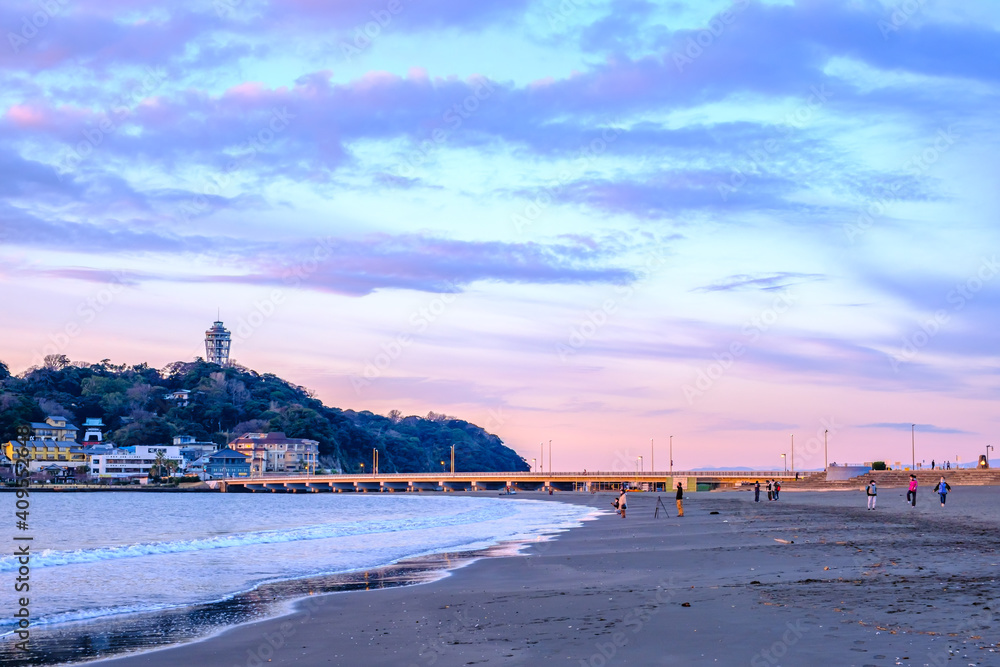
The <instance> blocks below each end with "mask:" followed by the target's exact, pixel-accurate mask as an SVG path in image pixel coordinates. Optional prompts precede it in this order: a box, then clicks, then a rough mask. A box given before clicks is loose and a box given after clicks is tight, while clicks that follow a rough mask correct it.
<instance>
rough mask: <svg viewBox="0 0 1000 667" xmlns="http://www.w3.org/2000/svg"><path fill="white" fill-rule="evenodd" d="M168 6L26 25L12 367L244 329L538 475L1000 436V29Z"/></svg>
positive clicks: (952, 20) (442, 5) (179, 351)
mask: <svg viewBox="0 0 1000 667" xmlns="http://www.w3.org/2000/svg"><path fill="white" fill-rule="evenodd" d="M159 4H161V5H162V6H151V5H150V3H147V2H139V1H138V0H46V1H41V2H35V1H26V0H9V1H6V2H4V3H2V5H0V28H2V33H3V40H2V41H3V43H0V71H2V80H3V85H2V86H0V290H2V292H0V294H2V304H3V310H4V313H5V315H6V317H5V321H4V324H3V327H2V334H0V336H2V338H0V359H2V360H3V361H5V362H6V363H7V364H8V365H9V366H10V367H11V370H12V371H13V372H17V373H20V372H24V371H25V370H26V369H28V368H29V367H31V366H33V365H38V364H40V363H41V362H42V359H43V357H44V356H45V355H47V354H65V355H67V356H68V357H69V358H70V359H73V360H78V361H87V362H97V361H100V360H101V359H105V358H110V359H111V360H112V361H114V362H115V363H128V364H134V363H142V362H148V363H149V364H150V365H153V366H157V367H162V366H164V365H166V364H167V363H169V362H172V361H176V360H191V359H193V358H195V357H196V356H204V346H203V343H202V341H203V337H204V332H205V330H206V329H208V328H209V327H210V326H211V324H212V322H213V321H214V320H215V319H216V317H217V316H221V319H222V321H223V322H225V325H226V326H227V327H228V328H229V329H230V330H232V332H233V338H234V342H233V351H232V356H233V358H234V359H236V360H237V361H238V362H240V363H241V364H243V365H245V366H248V367H250V368H253V369H255V370H257V371H259V372H262V373H263V372H271V373H275V374H277V375H279V376H281V377H283V378H285V379H287V380H290V381H292V382H294V383H297V384H300V385H303V386H306V387H308V388H310V389H311V390H313V391H314V392H315V393H316V395H317V396H318V397H319V398H321V399H322V400H323V401H324V402H325V403H326V404H328V405H333V406H337V407H342V408H350V409H355V410H371V411H373V412H377V413H380V414H386V413H388V412H389V411H390V410H393V409H397V410H400V411H402V412H403V413H404V414H419V415H423V414H426V413H427V412H428V411H435V412H439V413H446V414H448V415H454V416H456V417H459V418H462V419H466V420H469V421H471V422H474V423H477V424H479V425H481V426H483V427H485V428H487V430H489V431H491V432H493V433H496V434H497V435H499V436H500V437H501V438H503V440H504V441H505V442H506V444H508V445H509V446H511V447H513V448H514V449H515V450H516V451H518V452H519V453H520V454H521V455H522V456H524V457H525V458H526V459H528V461H529V462H531V461H532V459H533V458H537V457H539V456H542V454H541V451H542V448H541V447H540V443H544V450H545V454H544V456H542V458H543V459H544V467H545V469H548V467H549V463H548V458H549V456H550V447H549V441H551V442H552V445H551V457H552V466H553V468H554V469H556V470H579V469H583V468H586V469H589V470H620V471H627V470H633V469H635V467H636V466H640V465H641V466H642V467H643V469H644V470H649V468H650V465H652V466H653V467H655V469H656V470H666V469H667V468H668V467H669V451H670V442H671V436H672V442H673V448H672V449H673V461H674V467H675V469H684V468H687V469H692V468H700V467H707V466H754V467H758V468H761V469H782V467H783V466H784V465H786V464H787V463H790V460H789V459H790V458H791V456H792V454H793V452H794V457H795V466H796V469H808V468H813V469H815V468H821V467H822V466H823V465H824V460H825V457H826V460H828V461H830V462H838V463H847V462H857V463H861V462H865V461H872V460H886V461H889V462H890V464H894V463H896V462H902V463H904V464H909V462H910V458H911V447H915V451H916V459H917V460H918V461H921V460H923V461H927V462H928V463H929V462H930V460H931V459H936V460H937V461H942V460H944V459H949V460H951V461H956V460H959V461H962V462H968V461H972V460H975V459H976V457H978V455H979V454H981V453H983V452H984V451H985V448H986V445H989V444H998V445H1000V442H997V438H996V437H995V434H996V433H997V431H998V425H1000V424H998V414H1000V411H998V410H997V409H996V408H997V399H998V398H1000V356H998V345H997V341H998V337H997V331H998V330H1000V278H998V273H1000V264H998V254H1000V252H998V251H1000V225H998V212H1000V187H998V182H997V178H998V174H1000V151H998V150H997V149H998V140H997V132H996V130H997V127H998V124H1000V121H998V114H997V109H998V108H1000V105H998V102H1000V85H998V84H1000V5H998V4H997V3H994V2H989V1H986V0H979V1H975V0H970V1H968V2H962V3H951V2H944V1H937V0H908V1H907V2H899V3H890V2H877V1H875V0H857V1H847V0H845V1H841V2H833V1H829V0H798V1H783V2H761V1H757V0H736V1H734V2H728V1H725V0H720V1H709V0H698V1H697V2H695V1H693V0H692V1H690V2H680V1H679V2H660V3H656V2H645V1H643V0H610V1H607V0H593V1H591V0H561V1H558V2H557V1H556V0H544V1H536V0H503V1H498V0H479V1H478V2H467V1H466V0H419V1H417V0H371V1H369V0H350V1H348V0H322V1H321V0H286V1H284V2H278V1H276V0H275V1H267V0H197V1H195V0H177V1H174V2H170V3H159ZM911 436H912V441H911ZM824 438H825V440H826V451H825V450H824ZM782 454H785V455H786V458H782ZM640 456H641V457H643V460H642V461H641V462H640V461H639V457H640ZM651 459H652V460H651Z"/></svg>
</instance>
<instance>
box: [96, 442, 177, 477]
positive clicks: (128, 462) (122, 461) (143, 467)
mask: <svg viewBox="0 0 1000 667" xmlns="http://www.w3.org/2000/svg"><path fill="white" fill-rule="evenodd" d="M180 449H181V448H180V447H177V446H174V445H135V446H133V447H125V448H122V449H115V450H112V451H111V452H108V453H102V454H93V455H91V457H90V474H92V475H97V476H99V477H110V478H122V477H148V476H149V471H150V470H151V469H152V468H153V467H154V466H155V465H156V458H157V455H158V454H159V453H161V452H162V453H163V458H165V459H167V460H170V461H176V462H177V464H178V465H181V463H182V461H183V457H182V456H181V452H180Z"/></svg>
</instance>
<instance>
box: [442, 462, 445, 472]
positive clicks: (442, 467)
mask: <svg viewBox="0 0 1000 667" xmlns="http://www.w3.org/2000/svg"><path fill="white" fill-rule="evenodd" d="M444 471H445V469H444V461H441V472H444Z"/></svg>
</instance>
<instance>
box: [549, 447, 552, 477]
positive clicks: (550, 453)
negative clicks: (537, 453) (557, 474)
mask: <svg viewBox="0 0 1000 667" xmlns="http://www.w3.org/2000/svg"><path fill="white" fill-rule="evenodd" d="M549 474H550V475H551V474H552V441H551V440H549Z"/></svg>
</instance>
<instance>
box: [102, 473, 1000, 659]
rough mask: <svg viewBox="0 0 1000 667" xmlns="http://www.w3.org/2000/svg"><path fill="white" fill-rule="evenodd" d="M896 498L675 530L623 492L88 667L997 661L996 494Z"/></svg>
mask: <svg viewBox="0 0 1000 667" xmlns="http://www.w3.org/2000/svg"><path fill="white" fill-rule="evenodd" d="M904 493H905V492H904V490H902V489H898V490H897V489H888V490H883V491H881V492H880V494H879V503H880V505H879V508H878V509H877V510H876V511H874V512H870V511H867V510H866V509H865V497H864V494H863V493H861V492H825V493H810V492H800V493H794V494H783V495H782V498H781V500H780V501H778V502H768V501H766V500H762V501H761V502H760V503H754V502H753V500H752V494H750V493H747V492H732V493H700V494H691V495H690V497H689V498H688V500H687V501H686V503H685V514H686V516H685V517H684V518H677V517H675V516H674V514H675V512H674V511H673V498H672V496H668V495H662V496H661V497H662V498H663V501H664V503H665V504H666V506H667V508H668V510H670V511H669V516H668V517H666V518H664V516H663V513H662V511H661V515H660V518H658V519H654V518H653V510H654V504H655V501H656V498H657V496H656V494H634V495H633V496H631V497H630V500H629V512H628V518H627V519H624V520H623V519H621V518H619V517H617V516H615V515H613V514H608V515H606V516H602V517H601V518H599V519H598V520H596V521H591V522H588V523H587V524H586V525H585V526H584V527H582V528H578V529H575V530H572V531H569V532H567V533H564V534H562V535H560V536H559V537H558V538H557V539H555V540H551V541H547V542H540V543H536V544H533V545H531V546H529V547H527V548H526V550H525V551H524V555H522V556H514V557H499V558H483V559H480V560H478V561H475V562H473V563H472V564H470V565H467V566H465V567H463V568H461V569H458V570H455V571H454V572H453V573H452V574H451V575H450V576H448V577H445V578H444V579H440V580H437V581H434V582H432V583H427V584H421V585H416V586H408V587H402V588H389V589H382V590H374V591H358V592H350V593H340V594H333V595H318V596H313V597H309V598H306V599H305V600H302V601H299V602H298V603H296V604H295V606H294V607H293V611H292V612H291V613H290V614H288V615H286V616H282V617H278V618H272V619H268V620H264V621H260V622H257V623H252V624H247V625H242V626H239V627H235V628H232V629H229V630H227V631H225V632H223V633H221V634H219V635H216V636H214V637H212V638H209V639H207V640H204V641H200V642H196V643H191V644H185V645H182V646H178V647H174V648H170V649H165V650H160V651H155V652H151V653H145V654H140V655H135V656H128V657H124V658H118V659H114V660H107V661H103V662H101V663H100V664H101V665H102V666H106V667H135V666H138V665H144V666H150V667H160V666H163V667H166V666H168V665H169V666H174V665H177V664H182V665H210V664H211V665H217V664H218V665H229V666H234V667H235V666H246V667H259V666H262V665H293V664H294V665H394V666H395V665H403V666H410V665H446V666H447V665H471V664H477V665H484V664H492V665H499V664H504V665H538V664H553V663H557V662H558V663H561V664H568V665H574V666H576V665H590V666H591V667H601V666H603V665H614V664H622V665H624V664H634V665H711V664H718V665H751V666H753V667H758V666H763V665H820V664H825V665H859V666H865V665H945V664H949V665H963V666H964V665H1000V652H998V651H1000V648H998V646H997V642H998V641H1000V622H998V621H997V620H996V618H995V616H994V614H995V613H996V612H994V610H998V611H1000V589H998V586H997V577H998V573H1000V553H998V548H1000V533H998V531H997V527H998V525H1000V487H954V489H953V492H952V495H951V496H950V499H949V501H948V505H947V507H945V508H941V507H940V506H939V504H938V502H937V497H936V496H933V497H932V495H933V494H930V493H927V492H926V491H924V493H922V494H921V496H920V498H919V500H918V506H917V507H916V508H912V507H910V506H909V505H908V504H904V501H903V496H904ZM520 497H525V498H543V497H544V498H550V497H549V496H542V495H541V494H523V496H520ZM551 498H554V499H556V500H561V501H567V502H575V503H583V504H588V505H593V506H595V507H598V508H601V509H610V502H611V499H612V495H611V494H597V495H593V496H592V495H589V494H570V493H565V494H557V495H556V496H553V497H551ZM511 501H512V502H516V500H513V499H512V500H511ZM715 512H717V514H716V513H715Z"/></svg>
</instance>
